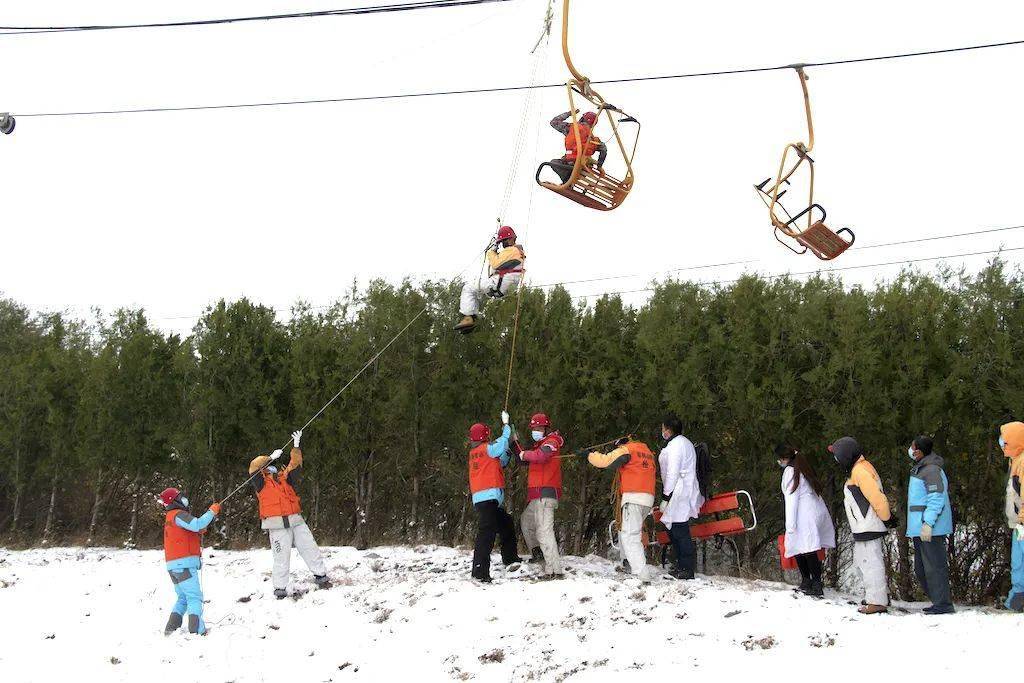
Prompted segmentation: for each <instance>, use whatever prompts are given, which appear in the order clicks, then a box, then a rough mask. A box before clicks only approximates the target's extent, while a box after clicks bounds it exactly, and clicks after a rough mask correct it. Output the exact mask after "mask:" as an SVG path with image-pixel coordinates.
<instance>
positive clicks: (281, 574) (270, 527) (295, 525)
mask: <svg viewBox="0 0 1024 683" xmlns="http://www.w3.org/2000/svg"><path fill="white" fill-rule="evenodd" d="M301 438H302V432H301V431H298V432H295V433H293V434H292V451H291V454H290V456H289V460H288V465H287V466H285V467H284V468H283V469H282V468H281V467H280V466H279V464H278V461H279V460H280V458H281V455H282V452H281V449H278V450H276V451H274V452H273V453H271V454H270V455H260V456H257V457H255V458H253V459H252V462H250V463H249V474H250V475H255V476H254V477H253V480H252V486H253V489H254V490H255V491H256V498H257V500H258V501H259V506H260V520H261V522H260V526H261V527H262V528H263V529H265V530H266V531H267V533H268V534H269V536H270V550H271V552H272V553H273V556H274V571H273V586H274V596H275V597H276V598H277V599H278V600H281V599H284V598H286V597H288V576H289V573H290V570H291V562H292V547H293V546H294V547H295V549H296V550H298V551H299V557H301V558H302V559H303V561H305V563H306V566H308V567H309V570H310V571H311V572H313V580H314V581H315V582H316V587H317V588H330V587H331V582H330V581H329V580H328V579H327V567H326V566H325V565H324V559H323V557H322V556H321V554H320V548H319V547H318V546H317V544H316V540H314V539H313V534H312V532H310V530H309V527H308V526H306V520H304V519H303V518H302V508H301V507H300V505H299V503H300V498H299V495H298V494H297V493H296V492H295V485H296V484H297V480H298V474H297V473H296V470H297V469H298V468H300V467H302V451H301V450H300V449H299V439H301Z"/></svg>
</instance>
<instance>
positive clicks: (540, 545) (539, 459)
mask: <svg viewBox="0 0 1024 683" xmlns="http://www.w3.org/2000/svg"><path fill="white" fill-rule="evenodd" d="M530 436H531V437H533V448H531V449H530V450H523V449H521V448H518V444H517V450H518V451H519V459H520V460H521V461H522V462H524V463H527V464H528V465H529V474H528V476H527V482H526V499H527V501H529V502H528V503H527V504H526V509H525V510H524V511H523V514H522V517H521V518H520V525H521V526H522V528H523V538H524V539H526V545H527V546H528V547H529V548H530V562H531V563H538V562H541V561H543V562H544V567H545V576H546V578H551V579H560V578H562V577H563V576H564V574H563V571H562V558H561V557H560V556H559V554H558V538H557V537H556V536H555V511H556V510H557V509H558V500H559V498H561V497H562V460H561V457H560V455H561V450H562V446H564V445H565V439H563V438H562V435H561V434H559V433H558V432H557V431H554V430H552V429H551V420H549V419H548V416H547V415H545V414H544V413H537V414H536V415H534V416H533V417H532V418H531V419H530Z"/></svg>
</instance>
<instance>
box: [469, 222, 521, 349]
mask: <svg viewBox="0 0 1024 683" xmlns="http://www.w3.org/2000/svg"><path fill="white" fill-rule="evenodd" d="M518 239H519V238H518V237H516V231H515V230H513V229H512V228H511V227H509V226H507V225H503V226H501V227H500V228H498V232H497V234H496V235H495V236H494V241H493V242H492V243H491V245H490V246H489V247H487V251H486V252H485V256H486V257H487V274H486V275H485V276H482V277H480V279H479V280H477V281H476V282H467V283H466V284H465V285H463V286H462V297H461V298H460V300H459V313H461V314H462V319H461V320H459V322H458V324H457V325H456V326H455V330H456V332H461V333H462V334H469V333H470V332H472V331H473V330H474V329H475V328H476V319H477V317H478V316H479V315H480V309H481V307H482V306H483V304H484V302H485V301H486V300H487V299H500V298H502V297H504V296H505V295H506V294H508V293H509V292H511V291H513V290H514V289H515V288H516V287H518V286H519V283H520V281H521V280H522V279H523V271H524V270H525V266H524V264H525V263H526V253H525V252H524V251H523V245H521V244H518V243H517V240H518ZM481 275H482V274H481Z"/></svg>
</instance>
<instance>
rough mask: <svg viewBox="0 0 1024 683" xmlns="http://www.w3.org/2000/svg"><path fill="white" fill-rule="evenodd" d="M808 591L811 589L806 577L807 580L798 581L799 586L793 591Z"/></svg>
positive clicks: (809, 581) (809, 580) (808, 579)
mask: <svg viewBox="0 0 1024 683" xmlns="http://www.w3.org/2000/svg"><path fill="white" fill-rule="evenodd" d="M810 589H811V579H810V578H809V577H808V578H802V579H800V585H799V586H797V587H796V588H794V589H793V590H795V591H800V592H801V593H806V592H807V591H809V590H810ZM861 604H862V605H863V604H866V603H863V602H862V603H861Z"/></svg>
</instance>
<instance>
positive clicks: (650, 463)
mask: <svg viewBox="0 0 1024 683" xmlns="http://www.w3.org/2000/svg"><path fill="white" fill-rule="evenodd" d="M615 445H616V446H617V448H616V449H615V450H613V451H611V452H610V453H601V452H598V451H594V452H592V453H591V454H590V455H589V456H587V461H588V462H589V463H590V464H591V465H593V466H594V467H600V468H601V469H611V470H613V471H615V478H616V488H617V490H618V495H617V496H616V498H617V501H618V504H619V505H620V508H621V510H622V523H621V526H620V528H619V546H620V547H621V548H622V554H623V557H624V558H625V560H626V562H627V563H628V564H629V568H630V570H631V571H632V572H633V574H635V575H636V576H638V577H640V579H641V580H643V581H650V575H649V572H648V569H647V556H646V554H645V553H644V543H643V539H642V538H641V533H642V532H643V527H644V520H645V519H647V515H649V514H651V509H652V508H653V507H654V492H655V479H656V473H657V468H656V467H655V464H654V454H653V453H652V452H651V449H650V448H648V447H647V445H646V444H644V443H642V442H640V441H635V440H634V439H633V438H632V437H627V438H625V439H620V440H619V441H617V442H616V443H615Z"/></svg>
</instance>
